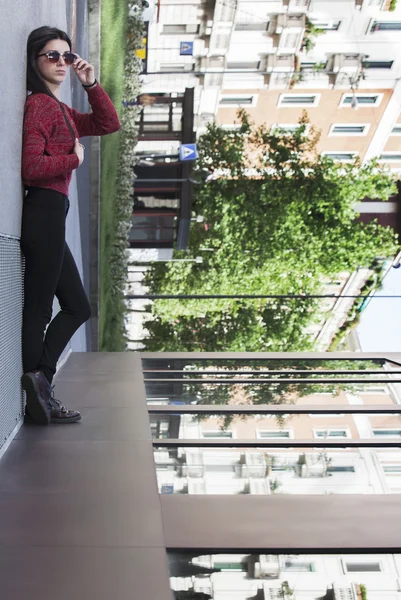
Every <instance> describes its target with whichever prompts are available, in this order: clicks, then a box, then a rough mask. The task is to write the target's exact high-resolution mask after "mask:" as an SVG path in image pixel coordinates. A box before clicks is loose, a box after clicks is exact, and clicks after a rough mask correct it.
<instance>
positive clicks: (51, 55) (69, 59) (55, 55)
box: [38, 50, 77, 65]
mask: <svg viewBox="0 0 401 600" xmlns="http://www.w3.org/2000/svg"><path fill="white" fill-rule="evenodd" d="M39 56H47V58H48V60H49V62H51V63H58V61H59V60H60V56H62V57H63V58H64V62H65V64H66V65H72V64H73V63H74V62H75V60H76V59H77V55H76V54H74V53H73V52H64V54H60V52H57V50H49V52H45V53H44V54H38V57H39Z"/></svg>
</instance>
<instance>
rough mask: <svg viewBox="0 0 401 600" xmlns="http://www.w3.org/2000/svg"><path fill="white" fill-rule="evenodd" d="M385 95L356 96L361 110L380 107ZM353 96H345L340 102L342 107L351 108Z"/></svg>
mask: <svg viewBox="0 0 401 600" xmlns="http://www.w3.org/2000/svg"><path fill="white" fill-rule="evenodd" d="M382 98H383V94H361V93H359V94H356V99H357V101H358V105H359V107H360V108H363V107H364V106H379V104H380V102H381V100H382ZM351 102H352V94H344V95H343V97H342V98H341V101H340V107H344V106H348V107H349V106H351Z"/></svg>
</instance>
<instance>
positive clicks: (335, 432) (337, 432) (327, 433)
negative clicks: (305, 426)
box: [313, 429, 351, 439]
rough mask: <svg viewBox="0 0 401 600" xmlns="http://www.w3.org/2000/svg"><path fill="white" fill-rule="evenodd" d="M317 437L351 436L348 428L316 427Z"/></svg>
mask: <svg viewBox="0 0 401 600" xmlns="http://www.w3.org/2000/svg"><path fill="white" fill-rule="evenodd" d="M313 433H314V435H315V438H317V439H319V438H350V437H351V435H350V432H349V430H348V429H314V430H313Z"/></svg>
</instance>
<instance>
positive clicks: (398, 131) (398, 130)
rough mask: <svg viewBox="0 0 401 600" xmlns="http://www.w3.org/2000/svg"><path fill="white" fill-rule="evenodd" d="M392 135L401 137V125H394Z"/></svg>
mask: <svg viewBox="0 0 401 600" xmlns="http://www.w3.org/2000/svg"><path fill="white" fill-rule="evenodd" d="M390 135H401V123H397V125H394V127H393V128H392V130H391V133H390Z"/></svg>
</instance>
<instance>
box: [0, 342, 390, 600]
mask: <svg viewBox="0 0 401 600" xmlns="http://www.w3.org/2000/svg"><path fill="white" fill-rule="evenodd" d="M327 357H328V354H327V353H291V354H285V353H271V354H269V353H255V354H246V353H238V354H236V353H216V354H213V353H206V352H199V353H154V354H152V353H137V352H135V353H134V352H121V353H106V352H101V353H100V352H99V353H72V354H71V355H70V357H69V358H68V360H67V362H66V363H65V364H64V366H63V367H62V368H61V370H60V371H59V372H58V374H57V377H56V380H55V383H56V391H57V397H59V398H60V400H61V401H62V402H63V403H65V404H67V406H73V407H74V408H77V409H79V410H80V411H81V413H82V417H83V419H82V422H81V423H80V424H77V425H71V426H65V427H63V428H62V427H61V426H55V425H54V426H53V425H52V426H49V427H39V426H35V425H24V426H23V427H22V428H21V429H20V430H19V431H18V433H17V434H16V435H15V438H14V439H13V440H12V441H10V445H9V447H8V449H7V451H6V452H5V454H4V456H3V457H2V459H1V461H0V482H1V485H0V514H1V516H2V526H1V528H0V574H1V583H0V586H1V587H0V590H1V597H2V598H3V597H4V598H5V599H7V600H8V599H14V598H15V599H17V598H18V600H19V598H31V599H32V600H37V599H39V598H60V599H63V600H64V598H65V599H70V598H74V600H88V599H90V598H96V600H109V599H110V598H111V597H115V598H131V597H132V590H135V596H137V597H140V598H144V599H148V598H149V599H152V600H171V597H172V596H171V581H170V578H173V577H175V576H176V574H174V573H171V572H170V571H169V568H168V566H169V564H170V560H169V561H168V560H167V551H166V549H167V548H168V549H169V554H168V558H169V559H170V557H171V552H175V553H176V554H177V555H179V556H178V558H177V562H176V563H175V567H176V568H177V569H178V570H179V569H181V572H182V571H185V570H186V573H183V574H182V575H181V573H179V577H180V581H179V582H177V586H179V585H180V584H181V583H182V581H181V579H183V578H185V577H190V576H191V577H192V575H193V573H192V572H191V573H190V574H189V575H188V570H189V569H192V568H194V569H197V572H196V584H197V588H196V589H199V590H202V589H207V590H208V589H210V586H209V580H211V582H212V584H213V585H215V579H216V577H220V574H221V573H223V577H224V578H225V574H226V573H229V571H233V572H234V571H235V576H236V577H237V580H238V577H242V579H241V581H242V583H243V585H244V586H246V585H248V584H249V583H250V586H251V589H250V590H249V592H247V593H246V594H245V593H244V594H243V597H248V598H249V597H251V598H252V597H255V596H256V598H258V600H259V599H260V598H263V596H262V595H261V593H260V592H261V590H263V589H264V590H267V592H266V593H265V595H264V598H269V597H270V598H271V596H272V594H273V598H274V594H275V593H276V591H277V592H280V581H272V580H277V579H279V578H280V579H287V575H288V579H289V586H290V587H295V586H293V585H292V583H291V581H290V574H289V573H287V572H286V573H285V575H286V576H285V577H283V576H282V575H283V574H282V573H281V577H280V554H282V555H288V554H290V555H293V554H297V555H299V554H306V555H311V554H316V555H319V557H320V556H321V555H322V554H324V553H327V554H331V555H333V554H339V553H347V552H348V553H352V554H358V552H360V553H363V554H364V555H365V558H366V554H369V553H372V554H373V553H375V554H376V553H379V554H381V552H380V551H379V552H378V548H385V549H386V551H387V552H397V551H398V549H399V540H400V537H401V523H400V519H399V510H400V509H399V500H398V495H397V494H391V493H388V492H387V493H381V492H380V493H379V492H378V493H374V494H372V493H371V494H365V495H364V496H363V502H362V501H361V497H360V495H359V492H358V493H356V494H355V493H346V492H345V493H340V494H334V495H331V496H325V495H316V494H314V493H313V491H312V492H310V493H309V494H307V495H302V494H299V495H290V494H288V495H285V494H280V496H277V495H274V494H271V495H270V494H268V493H267V494H264V495H263V496H261V495H250V496H247V495H244V494H241V493H237V494H236V495H222V494H211V495H208V494H207V486H204V482H203V479H202V477H201V476H200V475H198V470H197V469H199V468H200V469H202V468H203V463H201V462H200V456H199V449H200V450H201V451H202V452H203V451H204V449H206V450H209V451H210V450H211V451H212V453H213V454H214V455H216V454H218V453H219V452H221V453H222V455H223V456H229V458H230V459H231V460H232V459H233V449H234V454H238V455H240V454H241V453H242V454H245V453H246V452H250V453H252V452H254V453H256V454H258V453H261V454H264V453H265V452H267V451H268V449H272V450H271V452H272V453H274V454H277V453H280V452H281V453H286V451H290V454H291V455H294V454H295V455H296V454H297V453H298V455H299V454H300V453H302V452H304V449H305V448H317V449H319V452H320V451H321V450H320V449H324V448H326V447H330V448H331V451H335V450H336V449H338V448H343V449H344V448H352V447H357V448H370V449H373V450H374V449H380V448H384V449H385V450H386V449H390V450H391V451H392V452H393V451H397V449H399V448H400V446H401V441H400V439H390V440H389V439H385V440H383V439H380V440H378V439H375V438H370V439H363V438H362V439H360V438H357V437H353V438H352V439H345V440H339V439H335V440H333V439H330V440H326V439H325V440H322V439H315V438H313V439H312V438H309V439H298V438H295V439H288V438H287V439H283V437H281V438H280V439H276V438H273V439H272V438H269V439H257V438H256V437H255V435H253V436H249V437H248V439H243V438H242V437H234V438H220V439H205V438H203V439H188V438H185V437H181V438H168V439H165V438H164V437H163V436H164V433H165V430H161V431H160V435H161V436H162V438H161V439H154V438H152V433H151V428H150V417H154V416H160V414H162V415H163V414H168V415H170V416H171V415H186V416H188V415H195V416H198V417H202V419H200V421H203V420H204V419H205V418H210V416H211V415H213V416H215V415H216V414H217V415H220V416H221V415H223V417H225V418H230V419H231V420H232V417H233V416H234V415H237V416H239V415H241V416H242V417H243V416H244V415H245V416H247V415H248V416H249V415H251V416H252V415H253V416H254V415H256V416H257V417H258V419H259V417H260V416H261V415H277V414H279V415H280V414H281V415H283V414H288V415H291V416H292V417H293V418H295V416H296V415H305V414H306V415H308V414H319V415H320V414H322V413H323V414H326V415H330V416H331V415H337V416H338V415H339V414H342V413H346V414H348V415H356V414H358V415H363V414H364V413H367V414H373V415H382V414H387V415H394V414H395V415H396V417H399V415H400V414H401V406H400V405H399V404H395V403H394V404H391V405H387V404H383V403H381V404H378V405H376V404H373V403H371V402H369V403H367V404H365V405H364V404H358V405H355V404H331V403H329V402H327V396H326V400H325V401H324V402H323V401H321V403H320V404H317V403H315V404H313V405H308V404H305V403H302V402H301V403H294V404H272V403H271V402H270V401H269V402H266V400H265V397H264V396H263V395H262V402H261V403H257V405H252V404H251V403H248V404H244V403H243V404H230V403H229V402H225V403H221V404H219V403H216V404H207V402H210V401H211V400H213V394H212V393H211V391H213V388H212V387H211V386H213V385H214V384H213V377H215V376H216V370H217V375H218V376H222V375H223V376H224V377H225V378H226V380H227V381H230V380H232V379H234V382H236V381H237V379H238V377H242V379H241V385H247V383H246V380H245V379H244V378H243V376H244V369H246V371H245V372H246V373H247V375H251V376H252V377H253V376H254V375H258V378H257V379H256V378H255V377H253V378H252V385H254V384H255V382H256V381H258V383H257V385H258V386H260V387H261V388H265V390H266V389H268V388H269V387H271V385H272V384H273V382H274V381H275V380H274V377H275V376H279V378H280V382H281V384H283V382H284V381H288V380H289V381H290V382H292V383H293V384H294V383H296V382H298V383H299V382H300V381H303V382H305V380H306V383H303V384H302V385H308V381H309V382H310V380H313V385H318V383H317V382H319V381H322V380H323V383H322V385H326V384H327V383H329V382H330V374H333V371H334V374H336V373H337V370H338V371H339V370H340V369H342V371H341V373H342V375H341V377H342V379H340V378H339V377H337V379H336V381H343V380H344V378H345V379H347V378H348V379H349V377H350V375H352V371H353V374H354V375H355V370H353V369H351V368H350V365H349V362H350V361H356V360H357V361H358V364H360V361H362V362H363V361H369V363H368V364H369V369H363V370H362V371H363V372H362V375H361V371H360V370H359V372H358V370H356V374H357V375H358V377H359V379H361V378H362V379H363V380H364V381H366V379H368V378H370V379H371V378H372V374H373V375H374V377H375V378H376V379H378V378H379V375H378V374H380V376H381V377H382V378H383V377H388V370H387V369H386V368H384V367H386V366H389V365H391V368H392V369H393V370H394V372H395V373H396V371H395V370H397V376H396V378H397V379H398V380H399V379H400V376H399V373H400V371H401V355H400V354H396V353H369V354H365V353H363V352H358V353H355V354H353V353H350V352H344V353H336V352H332V353H329V357H330V358H329V359H328V358H327ZM327 360H329V361H330V362H329V364H330V365H331V367H332V368H331V369H328V368H327V364H326V361H327ZM205 361H206V362H205ZM333 361H334V362H335V363H336V365H335V366H336V368H333V366H332V365H333ZM310 363H311V364H312V367H311V368H305V365H309V364H310ZM337 363H338V365H337ZM289 365H290V366H289ZM372 365H373V366H372ZM301 366H303V367H304V368H303V369H302V370H300V367H301ZM202 367H203V373H201V374H202V378H198V379H197V380H196V381H195V383H194V382H193V380H191V379H190V378H189V377H188V370H190V371H191V377H193V376H194V375H195V376H196V375H197V372H196V370H195V369H199V368H200V370H201V371H202ZM205 367H206V373H205V370H204V368H205ZM373 367H374V368H373ZM210 368H213V369H214V370H213V372H212V373H214V375H213V374H212V373H209V371H208V370H207V369H210ZM266 370H267V371H268V375H269V377H268V378H266V377H264V376H265V374H266ZM270 371H271V372H270ZM358 373H359V374H358ZM344 374H345V375H344ZM383 374H384V375H383ZM166 375H167V378H166V379H167V381H166V379H164V378H163V377H166ZM205 375H206V377H205ZM317 375H318V376H319V379H318V378H317V377H316V376H317ZM337 375H339V373H337ZM184 376H185V377H184ZM227 376H228V377H227ZM300 376H301V377H300ZM362 376H363V377H362ZM263 377H264V379H263ZM236 378H237V379H236ZM294 378H296V382H295V379H294ZM184 379H185V381H184ZM261 379H262V380H261ZM391 381H392V382H394V381H395V378H394V377H392V378H391ZM170 384H174V385H170ZM188 385H189V386H190V389H189V391H188V390H186V389H184V388H185V386H188ZM284 385H286V384H284ZM296 385H297V383H296ZM196 386H197V388H198V389H197V396H196V398H194V393H195V392H194V387H196ZM265 390H262V391H265ZM194 400H196V403H194ZM263 400H264V402H265V403H263ZM166 401H167V404H166ZM158 402H159V404H158ZM272 420H273V419H271V420H270V421H269V423H270V422H271V421H272ZM259 422H260V419H259V421H258V423H259ZM153 423H154V419H153ZM170 435H173V433H171V434H170ZM174 435H177V433H175V434H174ZM181 435H182V433H181ZM280 449H281V450H280ZM295 449H297V450H295ZM322 451H323V450H322ZM331 451H330V452H331ZM174 453H175V458H172V455H173V454H174ZM183 453H186V454H187V461H186V463H185V461H182V463H183V467H184V465H185V464H186V465H187V468H189V469H190V470H192V469H195V471H194V477H193V479H194V486H195V487H194V488H193V493H189V494H185V493H178V491H179V490H174V489H172V488H173V486H172V484H171V481H172V479H173V477H170V475H172V471H170V468H171V466H173V467H174V466H175V465H177V464H178V458H177V456H181V455H183ZM205 453H206V452H205ZM248 462H249V463H252V464H254V465H255V463H256V466H258V464H259V466H260V463H263V461H261V460H260V459H259V458H257V459H249V461H248ZM155 464H160V465H161V466H162V467H163V470H164V475H165V481H166V483H165V484H164V485H165V486H166V487H165V493H162V494H160V493H159V487H158V484H157V478H156V473H155ZM216 464H217V466H219V465H221V464H223V465H224V464H225V463H224V462H223V463H221V462H216ZM230 464H231V466H233V462H231V463H230ZM305 464H306V463H305ZM277 466H279V465H277V464H276V467H277ZM258 468H259V467H258ZM216 473H217V475H216ZM218 473H219V470H218V469H217V471H215V473H214V476H215V479H217V480H218ZM232 473H233V477H234V476H235V473H234V471H232ZM187 476H188V475H185V476H183V477H182V479H184V477H187ZM168 481H170V483H167V482H168ZM252 481H255V482H258V481H264V480H263V479H262V478H260V479H258V478H255V479H253V480H252V478H251V479H250V481H249V484H250V486H251V485H252ZM197 482H198V483H199V486H198V487H197V486H196V484H197ZM185 484H188V486H189V485H191V483H190V482H189V480H187V481H186V482H185ZM308 485H309V482H308ZM167 488H168V489H167ZM173 492H174V493H173ZM32 515H34V518H33V517H32ZM250 549H251V550H250ZM272 552H276V554H272ZM180 553H181V555H180ZM222 553H224V554H222ZM269 553H270V554H269ZM217 554H219V557H218V559H216V558H214V557H215V556H216V555H217ZM200 555H202V556H203V555H206V556H207V561H205V564H204V565H202V564H201V565H200V564H198V563H195V558H196V557H199V556H200ZM191 557H194V559H193V560H192V562H191ZM303 560H304V559H303ZM309 560H310V559H309ZM306 561H308V559H306ZM303 564H304V565H305V562H304V563H303ZM21 565H22V566H23V567H21ZM208 565H209V566H208ZM22 568H23V572H21V569H22ZM302 570H304V571H305V572H306V569H302ZM42 573H43V577H42V576H40V575H41V574H42ZM71 573H73V576H71ZM238 574H239V575H238ZM241 574H242V575H241ZM247 574H249V575H250V577H247ZM309 574H312V570H309ZM220 579H221V578H220ZM249 579H253V581H251V582H249ZM298 579H299V580H301V579H303V577H299V578H298ZM191 581H193V582H194V580H192V579H191ZM202 582H203V584H202ZM184 583H185V582H184ZM187 583H188V584H189V581H187ZM188 587H190V586H189V585H188ZM192 587H194V586H192ZM179 589H182V587H181V588H179ZM184 589H185V588H184ZM194 589H195V587H194ZM223 589H224V588H223ZM226 589H227V588H226ZM231 589H236V588H235V587H232V588H231ZM247 589H248V588H247ZM386 589H387V588H386ZM388 589H390V588H388ZM391 589H394V590H398V588H397V587H395V586H393V588H391ZM331 591H332V592H333V594H334V599H335V600H359V597H358V594H357V588H356V586H354V585H352V586H351V585H349V584H345V585H344V584H343V583H342V581H340V580H338V583H337V582H336V583H335V584H334V586H333V589H332V590H331ZM297 593H298V590H297V589H296V591H295V596H294V597H296V594H297ZM269 594H270V596H269ZM323 594H324V592H323V593H322V594H320V597H323ZM398 596H399V592H398V591H394V593H393V597H394V598H396V597H398ZM228 597H230V596H228ZM284 597H285V596H284ZM299 597H302V595H301V594H300V595H299ZM326 598H328V596H327V595H326ZM274 600H276V598H275V599H274Z"/></svg>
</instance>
